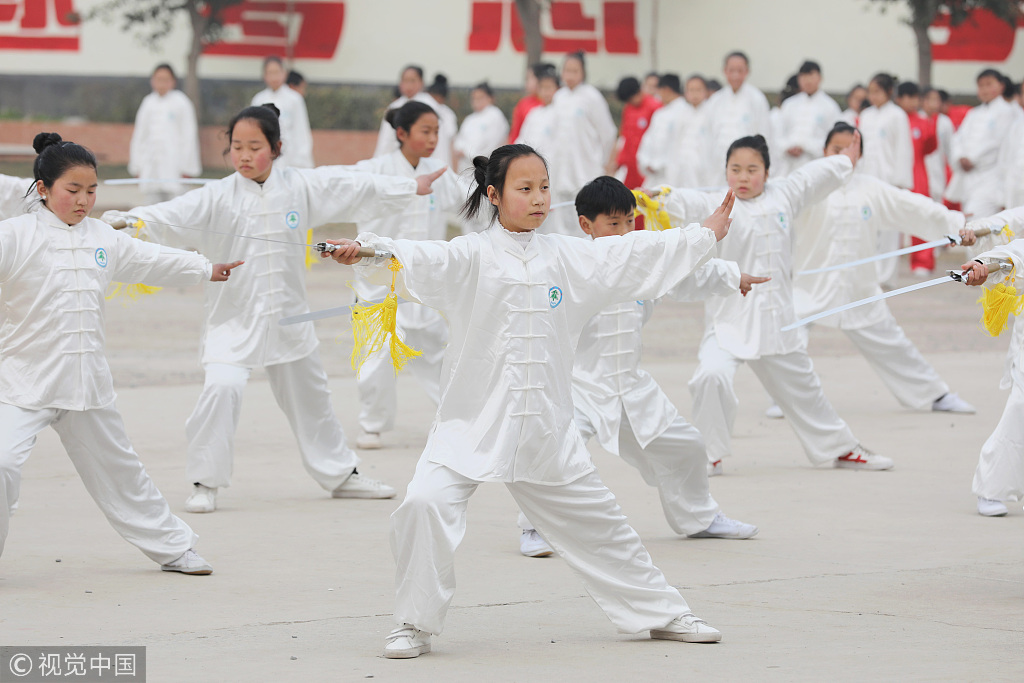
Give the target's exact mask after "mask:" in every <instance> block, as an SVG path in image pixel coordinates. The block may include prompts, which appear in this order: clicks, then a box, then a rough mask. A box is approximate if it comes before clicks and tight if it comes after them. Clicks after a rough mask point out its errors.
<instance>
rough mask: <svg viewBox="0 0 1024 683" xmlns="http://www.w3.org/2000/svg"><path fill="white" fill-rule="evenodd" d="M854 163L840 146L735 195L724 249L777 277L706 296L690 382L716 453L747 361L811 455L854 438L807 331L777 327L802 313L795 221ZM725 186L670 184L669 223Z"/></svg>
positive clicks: (746, 265) (697, 211)
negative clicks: (829, 394)
mask: <svg viewBox="0 0 1024 683" xmlns="http://www.w3.org/2000/svg"><path fill="white" fill-rule="evenodd" d="M852 172H853V166H852V164H851V163H850V160H849V159H848V158H847V157H846V156H844V155H837V156H833V157H828V158H826V159H818V160H816V161H813V162H811V163H808V164H804V166H803V167H801V168H800V169H799V170H797V171H795V172H794V173H792V174H790V175H789V176H788V177H786V178H784V179H782V180H779V181H770V182H768V183H767V185H766V186H765V189H764V192H763V193H761V194H760V195H758V196H757V197H755V198H754V199H749V200H737V201H736V206H735V208H734V209H733V213H732V227H731V228H730V231H729V236H728V237H727V238H726V239H724V240H722V242H721V243H720V244H719V246H718V256H719V257H720V258H723V259H726V260H729V261H735V262H736V263H737V264H739V267H740V270H741V271H742V272H744V273H749V274H751V275H756V276H770V277H771V278H772V279H771V281H769V282H766V283H764V284H761V285H758V286H757V287H755V288H754V289H753V290H751V292H750V293H749V294H747V296H745V297H744V296H741V295H740V293H739V292H738V291H737V292H735V293H733V294H732V295H730V296H712V297H711V298H710V300H709V301H708V303H707V305H706V306H705V320H706V323H705V324H706V329H705V331H704V339H703V340H702V341H701V345H700V351H699V354H698V357H699V360H700V366H699V367H698V368H697V372H696V373H695V374H694V376H693V379H691V380H690V392H691V394H692V395H693V406H694V408H693V411H694V412H693V424H694V425H695V426H696V427H697V429H699V430H700V433H701V434H702V435H703V436H704V440H705V442H706V444H707V449H708V460H709V461H710V462H716V461H718V460H721V459H722V458H723V457H724V456H726V455H729V454H730V452H731V443H730V442H731V433H732V426H733V423H734V422H735V421H736V409H737V407H738V406H739V398H738V397H737V396H736V393H735V391H734V390H733V378H734V376H735V374H736V368H738V367H739V365H740V364H741V363H744V362H745V363H748V364H749V365H750V368H751V370H753V371H754V374H756V375H757V377H758V379H759V380H760V381H761V384H762V385H763V386H764V388H765V389H766V390H767V391H768V393H769V394H770V395H771V397H772V398H773V399H775V402H776V403H777V404H778V405H779V407H780V408H782V412H783V414H785V416H786V418H787V421H788V422H789V424H790V426H791V427H792V428H793V430H794V431H795V432H796V435H797V437H798V438H799V439H800V443H801V444H802V445H803V447H804V451H805V452H806V454H807V457H808V458H809V459H810V460H811V462H813V463H815V464H820V463H825V462H830V461H832V460H835V459H836V458H837V457H840V456H843V455H845V454H847V453H849V452H850V451H851V450H852V449H853V448H854V447H855V446H856V445H857V439H856V438H855V437H854V436H853V433H852V432H851V431H850V429H849V427H847V426H846V423H845V422H843V420H842V419H841V418H840V417H839V416H838V415H837V414H836V412H835V410H834V409H833V408H832V405H831V404H830V403H829V402H828V400H827V399H826V398H825V394H824V392H823V391H822V388H821V382H820V380H819V379H818V376H817V375H816V374H815V372H814V368H813V365H812V364H811V359H810V357H809V356H808V355H807V349H806V337H805V336H804V335H803V334H801V333H800V331H798V330H790V331H788V332H782V331H781V329H780V328H782V327H783V326H785V325H788V324H789V323H791V322H795V320H796V316H795V313H794V308H793V285H792V280H791V277H792V276H791V273H792V270H793V268H792V245H791V234H790V227H791V225H792V223H793V221H794V219H795V217H796V215H797V214H798V213H799V212H800V211H801V210H802V209H803V207H804V206H806V205H807V204H811V203H814V202H817V201H821V200H822V199H824V198H825V196H826V195H827V194H828V193H829V192H831V191H832V190H834V189H836V188H838V187H839V186H840V185H841V184H842V183H843V181H844V180H846V179H847V178H848V177H849V176H850V174H851V173H852ZM723 194H724V193H723V192H721V191H715V192H700V191H695V190H683V189H673V190H672V191H671V192H670V193H669V195H668V197H667V198H666V209H667V211H668V213H669V216H670V217H671V218H672V221H673V223H685V222H687V221H693V220H703V219H704V218H705V217H706V216H709V215H710V214H711V213H712V212H713V211H714V210H715V208H717V207H718V206H719V205H720V204H721V202H722V196H723Z"/></svg>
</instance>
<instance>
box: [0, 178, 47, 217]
mask: <svg viewBox="0 0 1024 683" xmlns="http://www.w3.org/2000/svg"><path fill="white" fill-rule="evenodd" d="M35 182H36V181H34V180H33V179H32V178H17V177H15V176H10V175H2V174H0V220H4V219H5V218H14V217H15V216H20V215H21V214H23V213H25V212H26V211H28V209H29V206H30V205H31V203H32V202H33V201H36V200H38V199H39V193H37V192H36V188H35ZM26 193H27V194H26Z"/></svg>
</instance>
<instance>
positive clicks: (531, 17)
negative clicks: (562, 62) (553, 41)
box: [516, 0, 544, 69]
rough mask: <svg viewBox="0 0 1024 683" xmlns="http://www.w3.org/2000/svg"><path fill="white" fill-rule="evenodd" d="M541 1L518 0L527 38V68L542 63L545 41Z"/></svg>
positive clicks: (517, 4) (517, 3)
mask: <svg viewBox="0 0 1024 683" xmlns="http://www.w3.org/2000/svg"><path fill="white" fill-rule="evenodd" d="M540 2H541V0H516V8H517V9H518V10H519V19H520V20H521V21H522V23H523V31H524V32H525V34H526V35H525V38H526V68H527V69H529V68H530V67H531V66H533V65H534V64H536V63H537V62H539V61H540V58H541V54H542V52H543V50H544V39H543V37H541V35H540V13H541V6H540Z"/></svg>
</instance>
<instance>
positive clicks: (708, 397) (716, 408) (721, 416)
mask: <svg viewBox="0 0 1024 683" xmlns="http://www.w3.org/2000/svg"><path fill="white" fill-rule="evenodd" d="M697 359H698V360H699V361H700V365H699V366H698V367H697V371H696V372H695V373H694V374H693V378H692V379H691V380H690V385H689V386H690V395H691V396H693V424H694V426H696V427H697V429H698V430H699V431H700V433H701V434H702V435H703V436H704V443H705V445H706V446H707V454H708V463H709V464H710V465H712V466H713V468H715V471H712V472H711V473H712V474H721V467H720V465H721V460H722V458H724V457H725V456H727V455H729V454H730V451H731V447H732V427H733V425H734V424H735V423H736V410H737V408H738V407H739V405H740V400H739V398H738V397H737V396H736V391H735V390H734V389H733V380H734V379H735V377H736V368H738V367H739V366H740V363H742V362H743V361H741V360H740V359H738V358H736V357H735V356H734V355H732V354H731V353H729V352H728V351H726V350H725V349H723V348H722V347H721V346H720V345H719V344H718V338H717V337H716V336H715V333H714V331H708V332H707V333H706V334H705V335H704V339H703V341H701V344H700V351H699V352H698V353H697Z"/></svg>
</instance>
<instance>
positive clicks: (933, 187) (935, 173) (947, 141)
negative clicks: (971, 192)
mask: <svg viewBox="0 0 1024 683" xmlns="http://www.w3.org/2000/svg"><path fill="white" fill-rule="evenodd" d="M935 137H936V139H937V141H938V147H937V148H936V149H935V151H934V152H932V153H931V154H928V155H926V156H925V158H924V168H925V171H926V172H927V173H928V194H929V195H930V196H931V198H932V199H934V200H935V201H937V202H941V201H942V196H943V195H944V194H946V168H947V167H948V166H949V164H950V162H951V161H952V156H951V155H952V153H953V121H952V120H951V119H950V118H949V117H948V116H946V115H945V114H939V115H938V116H937V117H936V118H935Z"/></svg>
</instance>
